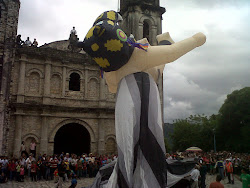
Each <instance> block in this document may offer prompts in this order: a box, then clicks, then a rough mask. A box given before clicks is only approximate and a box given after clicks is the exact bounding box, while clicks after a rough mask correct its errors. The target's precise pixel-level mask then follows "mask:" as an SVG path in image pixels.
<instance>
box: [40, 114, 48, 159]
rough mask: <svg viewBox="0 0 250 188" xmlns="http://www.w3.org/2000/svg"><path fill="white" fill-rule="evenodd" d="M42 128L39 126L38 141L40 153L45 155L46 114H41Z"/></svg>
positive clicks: (46, 149) (46, 138) (46, 140)
mask: <svg viewBox="0 0 250 188" xmlns="http://www.w3.org/2000/svg"><path fill="white" fill-rule="evenodd" d="M41 116H42V126H41V140H40V153H41V154H42V155H43V154H45V153H46V154H47V152H48V122H47V118H48V114H41Z"/></svg>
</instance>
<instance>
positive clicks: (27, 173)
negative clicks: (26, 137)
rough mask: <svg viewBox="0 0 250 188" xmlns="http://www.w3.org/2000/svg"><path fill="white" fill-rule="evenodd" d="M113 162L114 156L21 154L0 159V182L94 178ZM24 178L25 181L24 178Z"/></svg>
mask: <svg viewBox="0 0 250 188" xmlns="http://www.w3.org/2000/svg"><path fill="white" fill-rule="evenodd" d="M115 159H116V155H93V154H92V153H90V154H82V155H76V154H69V153H66V154H64V153H61V154H60V155H52V156H47V155H46V154H44V155H40V156H38V157H36V158H35V157H34V154H33V153H30V154H29V156H26V154H25V153H24V152H23V153H22V156H21V157H20V158H19V159H14V158H7V157H1V158H0V172H1V176H0V182H1V183H5V182H7V181H19V182H23V181H25V180H27V177H28V179H30V181H40V180H53V181H55V183H62V181H69V179H76V178H79V179H80V178H85V177H89V178H92V177H95V176H96V174H97V172H98V170H99V168H100V167H102V166H104V165H106V164H108V163H110V162H111V161H113V160H115ZM25 177H26V178H25Z"/></svg>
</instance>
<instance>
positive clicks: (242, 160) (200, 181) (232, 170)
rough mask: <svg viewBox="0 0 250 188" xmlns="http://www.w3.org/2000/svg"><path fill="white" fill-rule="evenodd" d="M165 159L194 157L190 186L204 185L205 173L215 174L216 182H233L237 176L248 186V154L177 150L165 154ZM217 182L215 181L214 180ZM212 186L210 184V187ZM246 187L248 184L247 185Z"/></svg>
mask: <svg viewBox="0 0 250 188" xmlns="http://www.w3.org/2000/svg"><path fill="white" fill-rule="evenodd" d="M166 158H167V159H178V160H182V159H184V158H195V159H196V160H197V165H196V166H195V169H194V170H193V172H192V173H191V184H192V186H191V187H197V188H198V187H200V188H205V187H206V175H207V174H210V175H215V174H219V175H218V176H217V182H219V181H220V180H221V179H225V178H227V179H228V184H234V180H235V178H236V177H239V178H240V180H241V181H242V183H243V184H249V186H250V175H249V174H247V173H249V172H250V154H244V153H234V152H227V151H223V152H216V153H215V152H177V153H172V154H169V153H167V154H166ZM214 183H215V184H217V183H216V182H214ZM212 187H213V186H211V188H212ZM247 187H248V186H247Z"/></svg>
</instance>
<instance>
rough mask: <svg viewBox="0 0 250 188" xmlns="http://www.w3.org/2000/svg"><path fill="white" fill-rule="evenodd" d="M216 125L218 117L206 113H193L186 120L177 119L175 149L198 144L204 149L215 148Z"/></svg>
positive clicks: (174, 133) (173, 136)
mask: <svg viewBox="0 0 250 188" xmlns="http://www.w3.org/2000/svg"><path fill="white" fill-rule="evenodd" d="M215 126H216V118H212V116H211V117H210V118H208V117H206V116H204V115H194V116H193V115H191V116H190V117H189V118H187V119H185V120H177V121H176V122H175V123H174V132H173V134H172V135H171V137H172V139H173V150H181V151H183V150H185V149H186V148H188V147H190V146H197V147H200V148H201V149H203V150H204V151H210V150H212V149H213V134H214V133H213V129H214V128H215Z"/></svg>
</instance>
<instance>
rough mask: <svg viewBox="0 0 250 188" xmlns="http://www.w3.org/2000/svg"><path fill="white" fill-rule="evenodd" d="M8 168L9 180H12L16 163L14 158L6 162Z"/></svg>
mask: <svg viewBox="0 0 250 188" xmlns="http://www.w3.org/2000/svg"><path fill="white" fill-rule="evenodd" d="M8 169H9V172H10V181H12V180H13V179H14V178H15V172H16V164H15V161H14V160H11V162H10V163H9V164H8Z"/></svg>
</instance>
